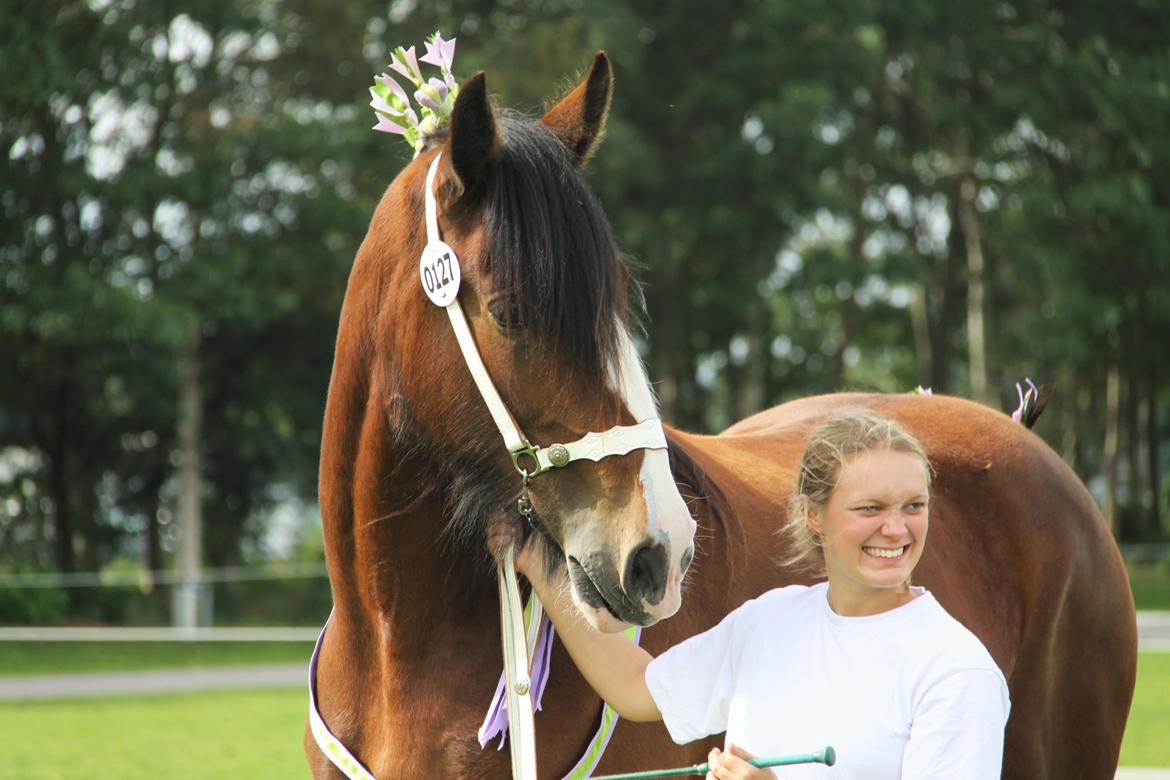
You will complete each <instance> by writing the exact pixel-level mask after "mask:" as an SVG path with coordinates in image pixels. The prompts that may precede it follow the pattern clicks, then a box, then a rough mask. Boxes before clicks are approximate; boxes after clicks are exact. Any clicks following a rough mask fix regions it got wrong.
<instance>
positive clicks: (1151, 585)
mask: <svg viewBox="0 0 1170 780" xmlns="http://www.w3.org/2000/svg"><path fill="white" fill-rule="evenodd" d="M1128 569H1129V586H1130V588H1131V589H1132V590H1133V600H1134V602H1135V603H1136V604H1137V608H1138V609H1151V610H1170V561H1161V562H1159V563H1130V564H1128Z"/></svg>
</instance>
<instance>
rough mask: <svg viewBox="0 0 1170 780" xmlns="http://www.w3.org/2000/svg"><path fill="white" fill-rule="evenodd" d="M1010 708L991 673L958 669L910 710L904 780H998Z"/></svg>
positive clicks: (1004, 690) (995, 674) (998, 680)
mask: <svg viewBox="0 0 1170 780" xmlns="http://www.w3.org/2000/svg"><path fill="white" fill-rule="evenodd" d="M1010 707H1011V703H1010V700H1009V699H1008V690H1007V685H1006V684H1005V683H1004V680H1003V677H1002V676H1001V675H1000V674H999V673H998V672H997V671H994V670H991V669H983V668H973V669H962V670H959V671H956V672H954V673H953V674H950V675H948V676H947V677H944V678H943V679H941V680H939V681H938V682H936V683H934V684H933V685H931V686H930V688H929V689H928V690H927V691H926V692H925V694H924V695H923V698H922V700H921V701H920V702H919V703H918V705H917V706H916V707H915V710H914V719H913V722H912V723H911V725H910V740H909V741H908V742H907V743H906V750H905V753H904V754H903V756H902V780H927V779H929V778H937V779H938V780H996V779H997V778H999V776H1000V772H1001V770H1002V767H1003V731H1004V727H1005V726H1006V725H1007V718H1008V711H1009V710H1010Z"/></svg>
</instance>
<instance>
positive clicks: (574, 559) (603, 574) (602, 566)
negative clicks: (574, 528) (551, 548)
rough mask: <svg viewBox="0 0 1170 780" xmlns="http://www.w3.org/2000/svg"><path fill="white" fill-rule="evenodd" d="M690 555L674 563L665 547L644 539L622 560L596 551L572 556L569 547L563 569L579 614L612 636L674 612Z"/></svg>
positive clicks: (665, 545) (655, 541) (661, 542)
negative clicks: (567, 575)
mask: <svg viewBox="0 0 1170 780" xmlns="http://www.w3.org/2000/svg"><path fill="white" fill-rule="evenodd" d="M692 557H693V555H692V551H691V550H690V549H688V550H687V551H685V552H684V554H683V555H682V556H681V558H680V560H679V562H677V563H675V564H674V565H672V563H671V560H670V545H669V543H668V542H666V541H665V540H660V539H655V538H648V539H645V540H643V541H642V542H641V543H640V544H637V545H635V546H634V548H633V549H632V550H631V551H630V552H629V553H628V554H626V555H625V556H624V557H621V556H619V555H614V554H607V552H605V551H600V550H598V551H593V552H588V553H583V554H581V555H574V554H573V552H572V551H571V550H568V549H567V550H566V559H565V566H566V569H567V571H568V574H569V582H570V584H571V586H572V596H573V601H574V603H575V604H576V605H577V607H578V609H579V610H580V611H581V613H582V615H584V617H585V618H586V619H587V620H588V621H589V623H590V624H591V625H593V626H594V627H595V628H597V629H599V630H601V631H606V632H612V631H620V630H622V629H624V628H626V627H627V626H629V625H638V626H650V625H653V624H654V623H657V622H658V621H659V620H663V619H665V618H668V617H670V616H671V615H673V614H674V613H675V612H677V611H678V608H679V606H680V605H681V603H682V587H681V586H682V575H683V573H684V572H685V570H686V566H687V565H689V563H690V560H691V558H692ZM616 561H620V565H619V564H617V563H616Z"/></svg>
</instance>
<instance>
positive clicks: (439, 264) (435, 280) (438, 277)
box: [422, 252, 455, 293]
mask: <svg viewBox="0 0 1170 780" xmlns="http://www.w3.org/2000/svg"><path fill="white" fill-rule="evenodd" d="M422 276H423V284H424V285H426V288H427V292H429V293H433V292H435V291H436V290H439V289H442V288H443V287H446V286H447V285H449V284H450V283H451V282H452V280H453V279H454V278H455V275H454V273H453V272H452V270H451V253H450V252H444V253H443V254H441V255H438V256H436V257H435V258H434V259H433V260H432V261H431V262H430V264H429V265H426V266H423V272H422Z"/></svg>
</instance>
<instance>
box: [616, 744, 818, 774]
mask: <svg viewBox="0 0 1170 780" xmlns="http://www.w3.org/2000/svg"><path fill="white" fill-rule="evenodd" d="M747 762H748V763H749V764H751V765H752V766H758V767H769V766H789V765H791V764H824V765H825V766H832V765H833V764H835V763H837V751H835V750H833V748H831V747H825V748H824V749H823V750H818V751H817V752H815V753H800V754H797V755H795V756H779V757H777V758H749V759H747ZM707 770H708V766H707V765H706V764H696V765H695V766H684V767H679V768H678V769H651V770H650V771H648V772H630V773H628V774H624V775H601V776H598V777H594V778H593V780H640V779H641V778H643V777H676V776H678V775H705V774H707Z"/></svg>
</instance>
